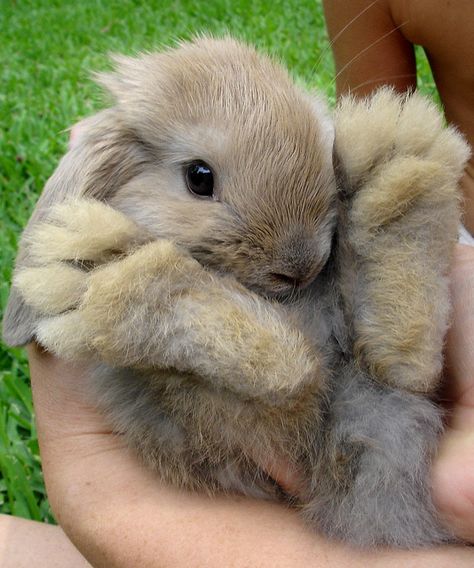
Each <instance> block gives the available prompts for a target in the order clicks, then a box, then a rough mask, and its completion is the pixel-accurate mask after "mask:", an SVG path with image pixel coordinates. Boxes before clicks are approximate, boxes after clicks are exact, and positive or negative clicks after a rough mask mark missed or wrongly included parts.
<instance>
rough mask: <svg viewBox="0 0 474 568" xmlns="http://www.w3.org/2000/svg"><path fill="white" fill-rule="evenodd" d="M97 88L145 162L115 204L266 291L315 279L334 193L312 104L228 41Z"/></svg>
mask: <svg viewBox="0 0 474 568" xmlns="http://www.w3.org/2000/svg"><path fill="white" fill-rule="evenodd" d="M100 81H101V83H102V84H103V85H105V86H106V87H107V89H108V90H109V91H110V92H111V93H112V95H113V97H114V98H115V100H116V106H115V107H114V108H115V111H116V113H117V116H118V119H119V120H120V121H121V123H122V124H124V126H125V127H126V128H127V129H129V130H132V131H133V132H134V133H135V134H136V136H137V139H138V140H139V141H140V144H142V145H143V148H145V150H146V153H147V156H148V158H147V163H148V165H147V167H146V171H145V172H144V173H142V174H141V175H139V176H136V177H135V178H134V179H132V181H130V182H128V183H127V184H125V185H124V186H123V187H121V188H119V190H118V191H116V192H115V194H114V195H113V196H111V198H110V202H111V203H112V205H114V206H116V207H117V208H118V209H120V210H122V211H123V212H125V213H126V214H127V215H129V216H131V217H132V218H134V219H135V220H136V221H137V222H138V223H139V224H140V225H142V226H143V227H145V228H146V229H147V230H148V231H149V232H151V233H152V234H153V236H154V237H163V238H168V239H172V240H173V241H175V242H176V243H177V244H179V245H181V246H183V247H185V248H186V249H188V250H189V251H190V252H191V254H192V255H193V256H194V257H195V258H196V259H197V260H199V261H200V262H201V263H203V264H204V265H207V266H210V267H212V268H213V269H216V270H219V271H223V272H232V273H233V274H234V275H235V276H236V277H237V278H238V279H239V280H240V281H241V282H242V283H243V284H245V285H246V286H248V287H250V288H252V289H255V290H257V291H259V292H261V293H264V294H268V295H285V294H287V293H289V292H291V291H293V290H295V289H298V288H301V287H303V286H305V285H306V284H308V283H309V282H311V281H312V280H313V279H314V278H315V277H316V275H317V274H318V272H319V271H320V270H321V268H322V266H323V265H324V264H325V262H326V260H327V258H328V255H329V252H330V247H331V240H332V233H333V229H334V224H335V193H336V189H335V181H334V174H333V168H332V158H331V156H332V145H333V129H332V123H331V121H330V119H329V118H328V115H327V113H326V110H325V107H324V105H323V103H321V102H320V101H319V99H317V98H316V97H315V96H314V95H310V94H309V93H307V92H305V91H304V90H302V89H300V88H298V87H297V86H296V85H295V84H294V83H293V82H292V80H291V79H290V77H289V76H288V74H287V72H286V71H285V70H284V69H283V68H282V67H281V66H280V65H278V64H276V63H275V62H274V61H272V60H271V59H270V58H268V57H266V56H262V55H259V54H257V53H256V52H255V51H254V50H253V49H251V48H249V47H247V46H245V45H242V44H241V43H239V42H237V41H235V40H231V39H221V40H215V39H198V40H196V41H194V42H192V43H185V44H182V45H180V46H179V47H178V48H176V49H172V50H169V51H167V52H164V53H159V54H148V55H144V56H142V57H140V58H137V59H134V58H119V59H117V69H116V71H115V72H112V73H110V74H105V75H102V76H101V77H100Z"/></svg>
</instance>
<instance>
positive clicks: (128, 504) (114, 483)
mask: <svg viewBox="0 0 474 568" xmlns="http://www.w3.org/2000/svg"><path fill="white" fill-rule="evenodd" d="M452 290H453V304H454V306H453V307H454V316H455V324H454V326H453V327H452V329H451V331H450V333H449V337H448V342H447V365H448V370H449V378H448V380H447V381H446V382H447V387H449V388H447V389H446V393H445V395H444V396H445V398H446V401H447V404H449V406H450V409H451V413H450V420H449V423H448V429H447V432H446V434H445V436H444V438H443V441H442V445H441V451H440V454H439V457H438V459H437V461H436V463H435V466H434V469H433V491H434V495H435V498H436V501H437V503H438V506H439V508H440V511H441V512H442V514H443V515H444V516H445V517H446V519H447V520H448V521H447V522H449V524H450V525H451V526H452V527H453V528H454V530H455V531H456V532H457V534H458V535H460V536H462V537H464V538H465V539H467V540H468V541H471V542H472V541H474V439H473V435H472V431H473V430H472V426H473V425H474V248H472V247H467V246H462V245H459V246H458V248H457V251H456V261H455V263H454V265H453V269H452ZM29 357H30V366H31V379H32V387H33V397H34V403H35V409H36V419H37V426H38V435H39V441H40V448H41V455H42V460H43V470H44V474H45V481H46V486H47V490H48V495H49V499H50V502H51V506H52V509H53V512H54V514H55V516H56V518H57V520H58V522H59V524H60V525H61V527H62V529H59V528H58V529H56V530H57V531H58V533H57V534H56V536H55V538H56V539H58V540H57V542H58V543H59V542H61V540H62V539H66V537H65V536H64V534H63V533H62V532H60V531H61V530H63V531H64V533H66V535H67V536H68V537H69V538H70V539H71V541H72V542H73V543H74V544H75V546H76V547H77V549H78V550H79V551H80V552H81V553H82V554H83V555H84V557H85V558H87V560H88V561H89V562H90V564H92V566H96V567H102V566H103V567H108V568H115V567H117V568H119V567H120V568H121V567H127V568H128V567H130V566H143V567H155V566H156V567H158V566H159V567H160V568H167V567H170V568H171V567H177V568H179V567H181V566H183V567H186V568H194V567H196V568H197V567H201V566H202V567H204V566H205V567H206V568H208V567H209V568H212V567H214V566H215V567H219V568H220V567H222V566H229V567H230V566H232V567H240V566H242V567H244V566H252V567H253V566H258V567H262V568H264V567H266V566H269V567H270V566H271V567H272V568H274V567H279V566H281V567H283V566H284V567H285V568H291V566H295V567H296V566H298V567H300V566H308V567H311V566H323V567H326V566H328V567H332V566H338V567H344V566H351V567H356V568H357V567H358V566H361V567H371V566H374V567H377V566H384V567H390V566H395V565H397V566H398V565H400V563H402V565H403V566H407V567H409V566H413V567H415V566H416V567H420V568H423V567H424V566H426V567H428V566H429V567H436V566H440V567H441V566H446V565H450V566H456V567H463V566H466V567H467V566H472V565H473V563H474V550H472V549H470V548H469V547H463V546H450V547H438V548H434V549H430V550H420V551H400V550H377V551H370V552H364V551H360V550H354V549H351V548H349V547H347V546H345V545H342V544H340V543H337V542H334V541H328V540H327V539H325V538H324V537H322V536H321V535H319V534H316V533H314V532H311V531H310V530H309V529H308V528H307V527H306V526H305V525H304V524H303V522H302V521H301V519H300V518H299V517H298V515H297V514H296V513H295V512H294V511H292V510H290V509H287V508H286V507H284V506H283V505H281V504H278V503H270V502H264V501H254V500H250V499H247V498H243V497H239V496H232V497H231V496H227V497H225V496H218V497H215V498H212V499H211V498H209V497H206V496H204V495H198V494H192V493H187V492H185V491H179V490H177V489H175V488H173V487H169V486H166V485H164V484H163V483H161V482H160V481H159V480H158V479H157V478H156V476H155V475H153V474H152V473H151V472H150V471H147V470H146V469H145V468H144V467H142V466H141V465H140V464H139V462H138V461H137V460H136V458H135V456H134V455H132V454H131V453H130V451H129V450H128V449H127V448H126V446H125V444H124V442H123V440H122V439H121V438H120V437H119V436H116V435H114V434H112V432H111V431H110V430H109V428H108V426H107V424H106V422H105V421H104V419H103V417H102V416H101V415H100V413H98V412H97V411H96V410H95V408H94V406H93V405H92V404H91V403H90V402H89V401H88V399H87V392H86V391H85V388H84V382H85V381H84V378H85V373H87V369H86V368H80V367H73V366H71V365H68V364H65V363H64V362H62V361H59V360H58V359H55V358H54V357H52V356H51V355H49V354H47V353H44V352H42V351H41V350H40V349H39V348H38V347H37V346H34V345H31V346H30V347H29ZM448 398H449V400H448ZM272 471H274V472H276V474H277V477H278V478H279V481H280V482H282V483H284V484H285V485H286V487H287V488H289V489H290V490H291V488H296V487H297V480H295V478H294V476H293V475H292V474H291V473H287V470H286V468H285V467H282V468H280V469H279V470H278V471H277V469H274V470H272ZM38 526H39V525H38ZM10 530H11V527H10ZM52 530H55V529H52ZM0 535H2V525H1V523H0ZM16 538H17V539H18V541H21V540H22V533H21V528H20V527H19V528H18V531H17V532H16ZM25 538H26V537H25ZM29 542H30V545H29V546H30V548H31V543H32V542H33V546H34V543H35V542H38V541H35V540H33V541H31V540H30V541H29ZM63 546H64V547H65V548H67V546H66V545H65V544H64V543H63ZM1 550H2V549H1V548H0V561H2V562H1V563H2V566H7V567H8V566H9V565H8V563H7V562H8V557H5V558H4V559H2V557H1ZM62 550H64V548H60V549H59V550H58V553H57V555H59V554H62ZM7 552H8V551H7ZM11 552H12V551H11V547H10V553H11ZM4 554H5V549H4ZM51 554H53V553H52V552H51ZM68 554H71V549H68ZM53 556H54V555H53ZM50 558H52V556H51V557H50ZM67 560H68V562H69V563H66V561H64V562H63V563H62V564H58V565H61V566H64V567H69V566H71V568H72V567H74V568H75V567H76V566H78V567H79V566H85V565H87V564H84V558H83V557H82V556H81V555H80V553H79V552H78V553H77V563H76V560H75V559H73V558H72V557H71V556H68V557H67ZM10 565H11V566H12V567H13V566H15V567H16V568H21V566H22V565H21V564H20V563H18V562H17V563H15V564H14V563H11V564H10ZM28 565H29V564H26V563H25V564H24V566H28ZM51 565H53V564H51Z"/></svg>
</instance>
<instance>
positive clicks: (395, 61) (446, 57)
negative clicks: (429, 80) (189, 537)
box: [324, 0, 474, 234]
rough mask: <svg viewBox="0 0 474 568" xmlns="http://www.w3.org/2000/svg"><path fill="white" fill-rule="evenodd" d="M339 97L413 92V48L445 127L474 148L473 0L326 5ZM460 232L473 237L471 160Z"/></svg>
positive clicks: (337, 1)
mask: <svg viewBox="0 0 474 568" xmlns="http://www.w3.org/2000/svg"><path fill="white" fill-rule="evenodd" d="M324 11H325V15H326V24H327V28H328V32H329V38H330V40H331V45H332V49H333V53H334V60H335V64H336V88H337V94H338V96H340V95H342V94H344V93H347V92H351V93H353V94H354V95H356V96H365V95H368V94H370V93H371V92H372V91H373V90H374V89H376V88H377V87H380V86H382V85H387V84H389V85H393V86H394V87H395V89H397V90H398V91H400V92H404V91H406V90H410V89H414V88H416V62H415V56H414V48H413V45H415V44H416V45H422V46H423V48H424V49H425V51H426V53H427V56H428V59H429V62H430V66H431V69H432V71H433V76H434V79H435V82H436V87H437V89H438V92H439V94H440V97H441V100H442V103H443V106H444V111H445V115H446V118H447V120H448V121H449V122H450V123H452V124H454V125H456V126H457V127H458V128H459V129H460V130H461V132H463V133H464V135H465V137H466V139H467V141H468V142H469V143H470V144H471V146H474V95H473V93H474V43H473V41H472V30H474V10H473V5H472V0H456V2H451V1H450V0H375V1H373V0H351V1H350V2H347V0H324ZM462 187H463V193H464V224H465V226H466V227H467V229H468V230H469V231H470V232H471V234H474V159H471V160H470V161H469V163H468V165H467V167H466V173H465V176H464V178H463V180H462Z"/></svg>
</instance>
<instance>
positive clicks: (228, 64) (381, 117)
mask: <svg viewBox="0 0 474 568" xmlns="http://www.w3.org/2000/svg"><path fill="white" fill-rule="evenodd" d="M100 80H101V82H102V83H103V84H104V85H105V86H106V87H107V89H109V91H110V92H111V94H112V96H113V97H114V106H112V107H111V108H110V109H108V110H105V111H103V112H102V113H99V114H98V115H96V116H95V117H92V118H90V119H87V120H86V121H85V122H84V123H83V130H82V133H81V134H80V136H79V139H78V142H77V145H76V146H75V147H74V148H73V149H72V150H71V151H70V152H69V153H68V155H67V156H66V157H65V158H63V161H62V162H61V164H60V166H59V168H58V170H57V171H56V172H55V174H54V175H53V177H52V178H51V180H50V181H49V182H48V185H47V187H46V188H45V192H44V193H43V196H42V197H41V199H40V202H39V204H38V208H37V210H36V212H35V214H34V215H33V217H32V220H31V221H30V224H29V226H28V227H27V229H26V230H25V233H24V236H23V239H22V244H21V250H20V254H19V257H18V260H17V267H16V271H15V278H14V283H13V291H12V296H11V299H10V304H9V309H8V313H7V316H6V321H5V334H6V338H7V340H9V341H10V342H11V343H22V342H25V341H28V340H30V339H31V338H32V337H36V338H37V339H38V340H39V341H40V342H41V343H42V344H43V345H44V346H45V347H46V348H48V349H50V350H51V351H53V352H54V353H56V354H57V355H59V356H61V357H66V358H68V359H70V360H73V361H74V360H79V359H81V358H87V359H88V360H92V361H95V362H96V363H97V369H96V371H95V372H94V375H93V378H92V383H91V389H92V391H93V392H95V396H96V397H97V401H98V404H99V406H100V407H101V408H102V409H103V410H104V411H105V412H106V413H107V415H108V417H109V418H110V420H111V422H112V424H113V426H114V427H115V428H116V429H117V431H120V432H123V433H124V434H125V435H126V436H127V439H128V440H129V442H130V444H131V445H132V446H133V447H134V448H135V449H136V450H137V451H138V453H139V454H140V455H141V457H142V458H143V459H144V461H145V462H146V463H147V464H148V465H149V466H150V467H152V468H154V469H155V470H156V471H157V472H158V473H159V474H160V475H161V476H162V477H163V478H164V479H166V480H168V481H170V482H172V483H175V484H177V485H178V486H185V487H188V488H194V489H198V490H207V491H210V492H213V491H239V492H243V493H246V494H248V495H254V496H259V497H262V496H266V497H269V496H270V497H273V498H275V497H276V496H278V492H277V491H276V490H275V484H274V483H273V482H272V481H271V480H270V479H269V478H268V476H266V474H265V473H264V472H263V471H262V470H261V469H260V467H259V466H261V465H262V464H265V463H268V461H269V460H272V459H276V458H277V456H283V457H284V458H285V459H286V460H287V461H288V462H290V463H293V464H295V465H297V466H298V467H299V468H300V469H301V471H302V472H303V475H304V477H305V480H306V485H305V487H304V489H303V491H302V494H301V495H300V496H299V504H300V505H301V510H302V514H303V515H304V516H305V517H306V518H307V519H308V521H309V522H311V523H313V524H315V525H316V526H317V527H318V528H319V529H322V530H324V531H325V532H326V533H327V534H329V535H332V536H335V537H338V538H342V539H345V540H348V541H350V542H353V543H355V544H359V545H365V546H373V545H381V544H392V545H398V546H420V545H426V544H430V543H437V542H443V541H445V540H449V539H450V535H449V534H448V533H447V532H446V530H445V529H444V528H443V527H442V525H441V523H440V522H439V520H438V519H437V516H436V512H435V510H434V507H433V505H432V502H431V499H430V493H429V482H428V480H429V466H430V459H431V456H432V455H433V453H434V452H435V451H436V443H437V438H438V435H439V432H440V430H441V421H440V411H439V409H438V408H437V407H436V406H434V405H433V404H432V403H431V402H430V396H431V395H432V394H434V393H435V392H436V388H437V385H438V383H439V377H440V372H441V366H442V353H441V352H442V342H443V337H444V333H445V331H446V326H447V323H448V318H449V299H448V291H447V270H448V266H449V261H450V256H451V251H452V247H453V245H454V243H455V240H456V234H457V224H458V217H459V211H458V198H457V183H458V179H459V177H460V175H461V172H462V168H463V164H464V162H465V160H466V159H467V155H468V151H467V148H466V146H465V144H464V142H463V141H462V139H461V137H460V136H459V135H458V134H457V133H456V132H455V131H454V130H453V129H445V128H443V125H442V120H441V118H440V116H439V113H438V112H437V110H436V109H435V108H434V107H433V105H431V104H430V103H428V102H427V101H426V100H425V99H423V98H422V97H421V96H419V95H416V94H414V95H411V96H407V97H403V96H400V95H396V94H395V93H394V92H392V91H390V90H388V89H385V90H381V91H380V92H378V93H377V94H376V95H374V97H372V98H371V99H367V100H364V101H355V100H353V99H351V98H347V99H344V100H343V101H342V102H341V103H340V105H339V106H338V108H337V109H336V112H335V115H334V126H333V124H332V119H331V117H330V116H329V113H328V112H327V111H326V110H325V107H324V104H323V103H322V101H321V100H320V99H319V98H315V95H313V94H310V93H307V92H305V91H304V90H302V89H300V88H298V87H296V86H295V85H294V84H293V83H292V81H291V79H290V78H289V76H288V74H287V73H286V72H285V71H284V70H283V69H282V68H281V67H280V66H279V65H277V64H276V63H275V62H273V61H272V60H271V59H269V58H267V57H265V56H261V55H258V54H257V53H256V52H255V51H254V50H253V49H251V48H249V47H247V46H244V45H242V44H240V43H239V42H236V41H234V40H231V39H224V40H212V39H205V38H201V39H199V40H197V41H195V42H193V43H190V44H183V45H181V46H180V47H179V48H177V49H174V50H169V51H166V52H164V53H159V54H148V55H145V56H142V57H141V58H138V59H131V58H119V59H118V60H117V69H116V71H115V72H113V73H110V74H107V75H104V76H102V77H101V79H100ZM334 127H335V144H334V164H335V171H334V167H333V160H332V150H333V143H334V136H333V132H334ZM193 160H201V161H204V162H206V163H208V164H209V166H210V167H211V168H212V170H213V171H214V193H213V195H212V197H210V198H207V199H206V198H205V199H203V198H199V197H196V196H195V195H192V194H191V193H190V192H189V191H188V189H187V188H186V182H185V176H184V175H183V172H185V171H186V167H187V164H189V162H191V161H193ZM58 204H59V205H58Z"/></svg>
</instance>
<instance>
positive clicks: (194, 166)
mask: <svg viewBox="0 0 474 568" xmlns="http://www.w3.org/2000/svg"><path fill="white" fill-rule="evenodd" d="M184 177H185V180H186V185H187V186H188V189H189V191H190V192H191V193H194V194H195V195H199V196H200V197H212V196H213V194H214V176H213V174H212V170H211V168H210V167H209V166H208V165H207V164H206V163H205V162H192V163H191V164H188V165H187V166H185V169H184Z"/></svg>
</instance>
